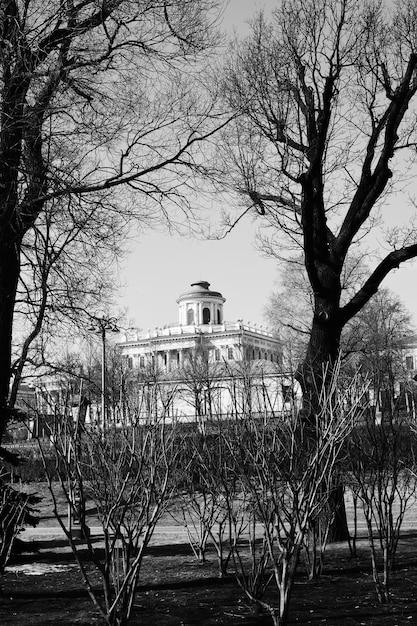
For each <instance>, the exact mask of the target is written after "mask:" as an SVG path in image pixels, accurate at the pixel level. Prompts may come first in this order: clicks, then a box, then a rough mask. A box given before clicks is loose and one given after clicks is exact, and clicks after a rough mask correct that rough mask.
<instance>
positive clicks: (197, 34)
mask: <svg viewBox="0 0 417 626" xmlns="http://www.w3.org/2000/svg"><path fill="white" fill-rule="evenodd" d="M217 6H218V2H217V0H186V1H183V0H181V1H179V0H174V1H173V2H169V3H166V2H163V3H161V2H157V1H156V0H150V1H149V2H142V1H141V2H130V1H129V0H105V1H104V2H103V3H101V4H100V5H98V4H97V3H96V2H95V0H87V2H70V3H68V2H64V1H63V0H62V1H61V0H56V1H54V2H50V3H47V4H45V3H43V2H40V1H39V0H29V1H27V2H21V1H20V0H5V1H4V2H2V4H1V6H0V17H1V19H0V23H1V45H0V81H1V99H0V109H1V119H0V124H1V133H0V137H1V139H0V207H1V209H0V210H1V227H0V411H1V414H0V439H1V436H2V434H3V432H4V429H5V425H6V423H7V420H8V417H9V414H10V406H9V405H8V394H9V380H10V364H11V337H12V331H13V314H14V307H15V301H16V290H17V285H18V281H19V277H20V271H21V256H22V246H23V243H24V241H25V240H26V241H30V239H31V237H30V235H29V233H30V232H31V231H33V228H34V227H36V224H37V223H38V221H39V220H40V218H41V216H42V215H44V214H45V211H46V210H47V207H48V206H49V203H50V202H51V201H52V200H53V199H54V198H58V197H63V196H66V197H68V196H71V197H72V198H77V200H78V201H79V202H81V203H82V202H88V203H89V206H90V209H91V214H92V217H93V218H96V219H97V220H98V221H99V214H100V212H101V211H104V210H105V209H107V210H108V211H110V213H112V212H113V211H116V212H119V211H124V212H126V213H128V214H129V213H130V214H131V215H133V216H134V217H137V218H139V220H140V219H142V218H143V219H144V220H145V223H151V224H152V223H154V224H156V223H160V221H161V219H165V218H167V217H168V205H169V202H171V206H172V205H173V206H180V208H181V209H182V210H183V211H185V212H187V209H188V207H187V205H186V204H185V203H182V195H183V194H182V192H183V191H184V190H185V189H186V188H187V186H188V184H189V182H190V179H189V176H190V171H192V169H190V168H193V167H195V165H196V164H197V163H198V161H199V154H198V151H199V144H200V143H201V142H202V141H203V140H204V139H205V138H207V137H208V136H210V135H211V133H212V132H214V130H215V129H216V127H218V125H219V120H218V118H217V117H216V114H215V112H214V109H213V98H212V97H211V96H209V95H208V92H207V91H204V88H203V81H202V80H201V78H200V79H197V77H196V73H197V69H198V61H199V59H200V56H201V54H202V53H203V51H206V50H208V49H209V48H210V47H212V46H213V44H214V43H215V42H216V37H215V35H214V34H213V30H212V28H211V25H212V23H213V21H214V20H215V18H216V7H217ZM185 73H187V76H186V79H187V80H186V81H185V80H184V76H185ZM197 80H198V83H199V84H198V86H197V84H196V82H195V81H197ZM120 185H124V187H125V194H124V196H123V198H118V197H117V194H116V188H117V187H119V186H120ZM134 192H139V193H140V201H137V200H135V199H134V198H135V195H134ZM162 200H164V201H165V204H164V206H163V207H162V205H161V202H162ZM72 206H73V210H74V212H76V213H78V209H77V207H76V203H75V202H74V203H73V205H72Z"/></svg>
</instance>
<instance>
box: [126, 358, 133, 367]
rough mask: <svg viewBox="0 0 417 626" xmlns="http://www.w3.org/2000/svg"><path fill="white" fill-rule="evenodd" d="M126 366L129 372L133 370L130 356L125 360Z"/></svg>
mask: <svg viewBox="0 0 417 626" xmlns="http://www.w3.org/2000/svg"><path fill="white" fill-rule="evenodd" d="M127 366H128V368H129V369H130V370H131V369H133V359H132V357H131V356H129V357H128V358H127Z"/></svg>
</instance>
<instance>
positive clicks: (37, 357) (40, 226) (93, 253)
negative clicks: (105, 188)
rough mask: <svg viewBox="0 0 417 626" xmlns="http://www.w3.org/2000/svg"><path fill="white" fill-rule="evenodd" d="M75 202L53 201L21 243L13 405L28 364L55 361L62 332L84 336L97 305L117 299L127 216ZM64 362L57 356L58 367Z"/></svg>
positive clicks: (99, 307) (37, 365)
mask: <svg viewBox="0 0 417 626" xmlns="http://www.w3.org/2000/svg"><path fill="white" fill-rule="evenodd" d="M73 205H74V201H72V199H71V198H66V199H65V201H64V200H63V199H62V198H61V199H55V200H54V201H51V202H50V203H48V205H47V206H46V207H45V210H44V212H43V214H42V216H40V218H39V219H38V220H37V222H36V224H35V225H34V226H33V228H32V229H31V230H30V231H29V232H28V233H27V235H26V237H25V239H24V241H23V244H22V254H21V271H20V280H19V285H18V291H17V294H16V303H15V311H14V346H13V363H12V374H13V378H12V384H11V389H10V396H9V404H10V406H14V404H15V401H16V396H17V392H18V388H19V385H20V383H21V381H22V378H23V376H24V372H25V367H26V366H27V365H29V366H30V375H34V373H35V371H36V369H37V368H40V367H41V368H42V366H48V364H51V362H52V360H55V359H56V358H57V357H56V355H54V350H56V348H57V343H58V342H60V344H61V345H60V352H61V353H62V344H63V343H65V342H63V340H62V337H63V336H68V334H69V333H71V334H73V333H74V332H75V333H77V334H78V335H79V336H80V341H81V338H82V335H84V334H85V328H86V326H88V325H91V323H92V321H91V320H92V317H93V316H94V311H96V310H101V311H102V310H103V309H104V308H106V306H109V305H110V303H111V301H112V295H113V294H112V292H113V289H114V270H113V269H111V266H112V262H113V261H115V260H116V259H117V258H118V257H119V256H120V254H121V244H120V241H121V240H122V239H123V237H122V235H123V233H124V230H125V226H126V218H125V217H124V216H122V215H120V216H119V215H117V214H116V215H112V214H111V213H110V212H107V211H98V210H97V208H94V209H93V208H91V207H88V204H87V203H81V202H78V203H76V206H73ZM52 338H53V341H52ZM51 344H52V345H51ZM58 361H62V359H58ZM60 366H62V363H59V362H57V363H56V367H57V369H58V368H59V367H60ZM49 369H50V368H49Z"/></svg>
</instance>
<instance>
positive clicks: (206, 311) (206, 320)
mask: <svg viewBox="0 0 417 626" xmlns="http://www.w3.org/2000/svg"><path fill="white" fill-rule="evenodd" d="M203 324H210V309H209V308H208V307H206V306H205V307H204V309H203Z"/></svg>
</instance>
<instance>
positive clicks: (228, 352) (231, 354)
mask: <svg viewBox="0 0 417 626" xmlns="http://www.w3.org/2000/svg"><path fill="white" fill-rule="evenodd" d="M227 358H228V359H229V361H231V360H232V359H233V348H227Z"/></svg>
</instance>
